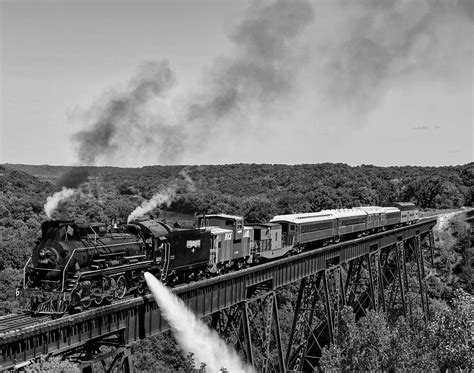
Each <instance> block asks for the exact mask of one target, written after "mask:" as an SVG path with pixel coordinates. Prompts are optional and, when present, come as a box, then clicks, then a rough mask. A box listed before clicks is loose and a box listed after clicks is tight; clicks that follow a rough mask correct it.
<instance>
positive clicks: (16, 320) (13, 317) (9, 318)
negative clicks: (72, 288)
mask: <svg viewBox="0 0 474 373" xmlns="http://www.w3.org/2000/svg"><path fill="white" fill-rule="evenodd" d="M134 298H135V296H134V295H128V296H126V297H123V298H122V299H116V300H115V301H113V302H112V303H111V304H115V303H119V302H124V301H127V300H130V299H134ZM98 308H100V307H95V308H91V309H98ZM68 315H69V314H66V315H65V316H68ZM52 319H53V318H52V317H51V316H49V315H40V316H38V315H36V316H35V315H33V314H30V313H22V314H10V315H5V316H0V335H1V334H5V333H9V332H13V331H15V330H19V329H22V328H25V327H29V326H33V325H36V324H41V323H44V322H47V321H50V320H52Z"/></svg>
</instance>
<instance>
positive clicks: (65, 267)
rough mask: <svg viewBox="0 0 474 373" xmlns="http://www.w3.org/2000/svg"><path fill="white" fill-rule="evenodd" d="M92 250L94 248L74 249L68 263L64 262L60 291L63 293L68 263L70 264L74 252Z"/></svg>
mask: <svg viewBox="0 0 474 373" xmlns="http://www.w3.org/2000/svg"><path fill="white" fill-rule="evenodd" d="M93 249H95V248H94V247H80V248H76V249H74V250H73V251H72V254H71V256H70V257H69V259H68V261H67V262H66V265H65V266H64V268H63V280H62V286H61V291H64V288H65V282H66V270H67V268H68V267H69V263H70V262H71V260H72V258H73V257H74V254H75V253H76V251H83V250H93Z"/></svg>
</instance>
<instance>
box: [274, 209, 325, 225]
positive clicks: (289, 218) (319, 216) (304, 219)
mask: <svg viewBox="0 0 474 373" xmlns="http://www.w3.org/2000/svg"><path fill="white" fill-rule="evenodd" d="M332 219H334V217H333V216H332V214H331V213H329V212H327V211H320V212H307V213H302V214H286V215H277V216H275V217H273V219H271V220H270V222H271V223H276V222H279V221H282V222H288V223H293V224H303V223H312V222H316V221H324V220H332Z"/></svg>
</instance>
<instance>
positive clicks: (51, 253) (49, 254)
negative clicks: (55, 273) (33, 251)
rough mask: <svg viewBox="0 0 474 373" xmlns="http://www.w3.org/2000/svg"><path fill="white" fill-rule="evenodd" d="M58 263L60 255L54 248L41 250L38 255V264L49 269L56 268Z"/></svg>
mask: <svg viewBox="0 0 474 373" xmlns="http://www.w3.org/2000/svg"><path fill="white" fill-rule="evenodd" d="M58 262H59V253H58V251H57V250H56V249H55V248H54V247H51V246H47V247H43V248H41V249H40V251H39V253H38V264H40V265H41V266H44V267H47V268H54V267H56V263H58Z"/></svg>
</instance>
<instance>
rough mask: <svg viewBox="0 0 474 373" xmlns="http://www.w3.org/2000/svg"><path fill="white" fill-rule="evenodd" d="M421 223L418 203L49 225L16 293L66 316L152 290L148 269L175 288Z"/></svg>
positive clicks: (24, 301) (28, 306)
mask: <svg viewBox="0 0 474 373" xmlns="http://www.w3.org/2000/svg"><path fill="white" fill-rule="evenodd" d="M417 220H418V210H417V209H416V207H415V206H414V205H413V204H411V203H397V204H395V206H393V207H377V206H367V207H357V208H352V209H339V210H323V211H319V212H315V213H301V214H287V215H278V216H275V217H274V218H273V219H271V221H270V222H266V223H256V224H247V225H244V219H243V217H241V216H233V215H226V214H214V215H205V216H202V217H201V218H199V220H198V222H197V224H198V227H197V228H193V229H181V228H176V227H171V226H169V225H167V224H166V223H164V222H160V221H158V220H155V219H144V220H140V221H132V222H130V223H129V224H127V225H126V226H125V227H122V228H121V229H111V228H110V227H108V226H107V225H106V224H103V223H86V222H84V221H70V220H61V221H45V222H44V223H43V224H42V228H41V230H42V232H41V238H40V239H39V240H38V242H37V244H36V246H35V248H34V250H33V253H32V255H31V257H30V258H29V259H28V261H27V263H26V265H25V267H24V273H23V279H22V281H21V284H20V285H19V286H18V288H17V296H18V298H19V300H20V306H21V307H22V308H23V309H25V310H28V311H30V312H33V313H34V314H50V315H58V316H60V315H62V314H64V313H67V312H70V313H73V312H80V311H82V310H84V309H87V308H89V307H91V306H99V305H102V304H105V303H110V302H111V301H113V300H114V299H121V298H123V297H124V296H126V295H127V294H137V295H140V294H143V293H145V291H146V284H145V280H144V277H143V273H144V272H145V271H147V272H150V273H153V274H154V275H155V276H157V277H158V278H160V279H161V281H163V282H164V283H166V284H167V285H169V286H173V285H175V284H180V283H185V282H189V281H198V280H200V279H203V278H206V277H210V276H216V275H219V274H221V273H224V272H227V271H230V270H239V269H242V268H244V267H246V266H248V265H258V264H259V263H260V262H262V261H267V260H272V259H278V258H281V257H284V256H287V255H292V254H295V253H299V252H301V251H302V250H310V249H317V248H319V247H322V246H324V245H327V244H331V243H337V242H339V241H340V240H344V239H350V238H356V237H361V236H363V235H366V234H371V233H376V232H380V231H383V230H386V229H392V228H395V227H398V226H400V225H405V224H412V223H413V222H416V221H417Z"/></svg>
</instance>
